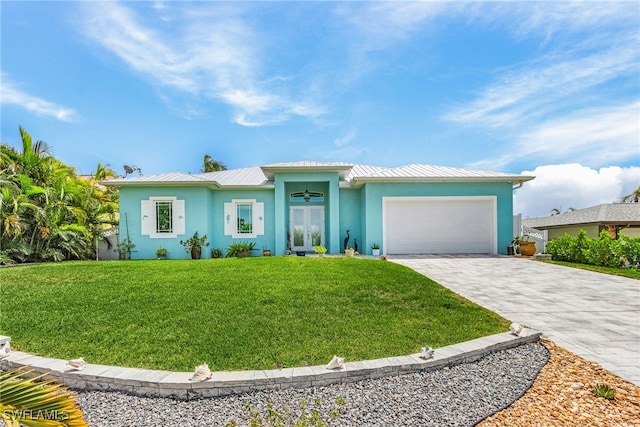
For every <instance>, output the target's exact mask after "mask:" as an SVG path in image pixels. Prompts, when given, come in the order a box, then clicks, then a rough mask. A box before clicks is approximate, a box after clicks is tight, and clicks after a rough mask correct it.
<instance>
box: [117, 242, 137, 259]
mask: <svg viewBox="0 0 640 427" xmlns="http://www.w3.org/2000/svg"><path fill="white" fill-rule="evenodd" d="M135 247H136V245H135V244H134V243H133V242H132V241H131V239H129V238H128V237H127V238H126V239H124V240H123V241H122V242H120V243H118V249H116V252H118V259H131V249H133V248H135Z"/></svg>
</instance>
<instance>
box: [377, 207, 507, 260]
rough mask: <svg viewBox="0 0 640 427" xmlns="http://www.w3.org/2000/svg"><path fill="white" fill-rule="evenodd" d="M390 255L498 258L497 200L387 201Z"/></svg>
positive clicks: (385, 239) (386, 243) (385, 221)
mask: <svg viewBox="0 0 640 427" xmlns="http://www.w3.org/2000/svg"><path fill="white" fill-rule="evenodd" d="M382 222H383V247H384V248H386V250H385V252H386V253H388V254H463V253H464V254H495V253H496V252H497V249H496V247H497V216H496V197H494V196H487V197H484V196H479V197H385V198H383V214H382Z"/></svg>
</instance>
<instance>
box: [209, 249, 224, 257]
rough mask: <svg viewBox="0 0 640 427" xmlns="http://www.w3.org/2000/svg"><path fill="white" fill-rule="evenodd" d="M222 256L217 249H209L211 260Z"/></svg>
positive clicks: (220, 251)
mask: <svg viewBox="0 0 640 427" xmlns="http://www.w3.org/2000/svg"><path fill="white" fill-rule="evenodd" d="M221 256H222V250H220V249H218V248H214V249H211V258H220V257H221Z"/></svg>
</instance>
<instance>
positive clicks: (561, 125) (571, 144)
mask: <svg viewBox="0 0 640 427" xmlns="http://www.w3.org/2000/svg"><path fill="white" fill-rule="evenodd" d="M638 117H640V102H634V103H631V104H626V105H619V106H613V107H603V108H595V109H588V110H584V111H576V112H575V113H572V114H570V115H566V116H563V117H560V118H558V119H550V120H547V121H543V122H540V123H537V124H535V125H532V126H531V127H530V128H528V129H523V130H522V131H520V133H519V134H517V135H514V136H513V138H514V140H515V144H514V145H513V146H512V147H510V148H509V149H508V152H507V154H505V155H503V156H501V157H499V158H494V159H485V160H481V161H479V162H475V163H474V164H472V165H471V166H473V167H477V168H489V169H502V168H503V167H504V166H505V165H507V164H509V163H511V162H515V161H519V160H524V159H527V160H530V161H531V160H534V161H537V163H543V162H548V161H550V160H555V161H572V162H580V163H585V164H588V165H590V166H601V165H607V164H612V163H617V162H626V161H628V160H629V159H633V158H638V157H639V156H640V120H638ZM506 150H507V149H506Z"/></svg>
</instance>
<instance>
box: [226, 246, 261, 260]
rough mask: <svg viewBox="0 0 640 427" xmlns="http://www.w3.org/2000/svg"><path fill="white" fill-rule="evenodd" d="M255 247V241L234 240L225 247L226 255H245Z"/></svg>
mask: <svg viewBox="0 0 640 427" xmlns="http://www.w3.org/2000/svg"><path fill="white" fill-rule="evenodd" d="M255 249H256V243H255V242H234V243H232V244H230V245H229V247H228V248H227V257H238V258H242V257H247V256H251V252H253V251H254V250H255Z"/></svg>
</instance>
